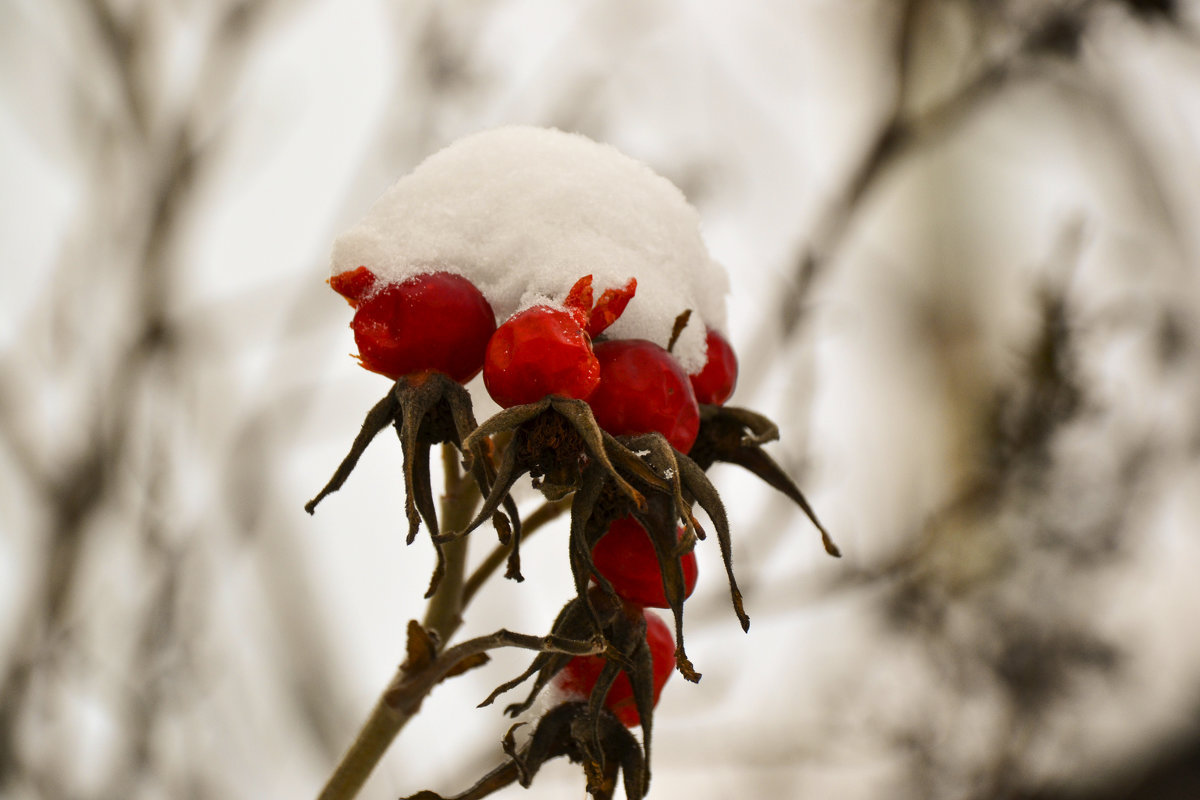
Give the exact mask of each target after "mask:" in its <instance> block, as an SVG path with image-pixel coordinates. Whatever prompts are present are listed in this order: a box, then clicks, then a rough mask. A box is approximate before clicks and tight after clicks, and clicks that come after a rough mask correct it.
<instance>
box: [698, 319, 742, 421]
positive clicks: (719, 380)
mask: <svg viewBox="0 0 1200 800" xmlns="http://www.w3.org/2000/svg"><path fill="white" fill-rule="evenodd" d="M705 344H706V346H707V348H708V360H707V361H705V362H704V368H703V369H701V370H700V371H699V372H698V373H696V374H695V375H692V376H690V377H691V381H692V389H693V390H694V391H695V392H696V402H698V403H705V404H709V405H714V406H719V405H724V403H725V401H726V400H728V399H729V397H730V395H732V394H733V389H734V387H735V386H737V374H738V363H737V356H736V355H734V353H733V347H732V346H731V345H730V344H729V341H728V340H727V339H726V338H725V337H724V336H722V335H721V334H720V333H718V332H717V331H715V330H713V329H712V328H709V329H708V336H707V338H706V341H705Z"/></svg>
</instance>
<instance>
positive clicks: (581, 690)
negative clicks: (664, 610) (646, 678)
mask: <svg viewBox="0 0 1200 800" xmlns="http://www.w3.org/2000/svg"><path fill="white" fill-rule="evenodd" d="M642 613H643V614H644V615H645V617H646V643H647V644H648V645H649V646H650V659H651V662H652V664H653V666H652V667H651V672H652V673H653V676H654V692H653V697H654V700H653V703H654V705H658V697H659V695H661V694H662V688H663V685H664V684H665V683H666V682H667V678H669V677H671V673H672V672H673V671H674V669H675V640H674V639H673V638H672V637H671V629H670V628H668V627H667V623H665V622H663V621H662V620H661V619H659V618H658V615H657V614H655V613H654V612H653V611H644V612H642ZM605 663H606V662H605V659H604V656H602V655H595V656H575V658H572V659H571V660H570V661H568V662H567V665H566V666H565V667H563V668H562V671H561V672H559V673H558V675H556V676H555V678H554V683H555V685H556V686H557V687H558V688H559V689H561V690H562V691H564V692H567V693H569V694H575V695H579V696H581V697H585V698H586V697H588V696H589V695H590V694H591V693H592V687H593V686H595V685H596V680H597V679H598V678H599V677H600V671H601V670H603V669H604V664H605ZM604 706H605V707H606V708H607V709H608V710H609V711H611V712H613V713H614V714H616V715H617V719H619V720H620V721H621V724H623V725H624V726H625V727H627V728H632V727H634V726H635V725H640V724H641V717H640V716H638V712H637V703H635V702H634V699H633V685H632V684H630V682H629V676H628V675H626V674H625V673H624V672H623V671H622V672H621V673H620V674H619V675H618V676H617V679H616V681H614V682H613V685H612V687H610V688H609V690H608V694H607V695H606V696H605V698H604Z"/></svg>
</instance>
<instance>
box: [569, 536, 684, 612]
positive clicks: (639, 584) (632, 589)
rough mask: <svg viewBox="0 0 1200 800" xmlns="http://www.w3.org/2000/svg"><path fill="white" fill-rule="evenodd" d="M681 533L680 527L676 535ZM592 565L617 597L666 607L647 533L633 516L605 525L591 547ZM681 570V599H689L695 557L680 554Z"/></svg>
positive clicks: (655, 606)
mask: <svg viewBox="0 0 1200 800" xmlns="http://www.w3.org/2000/svg"><path fill="white" fill-rule="evenodd" d="M681 532H682V528H681V529H680V531H679V532H677V534H676V538H678V534H679V533H681ZM592 563H594V564H595V565H596V571H597V572H599V573H600V574H601V575H603V576H604V577H605V578H606V579H607V580H608V582H609V583H611V584H612V586H613V590H614V591H615V592H616V593H617V595H618V596H619V597H621V598H622V599H624V600H628V601H630V602H633V603H637V604H638V605H643V606H653V607H654V608H667V607H668V605H669V604H668V603H667V595H666V590H665V589H664V588H663V580H662V573H661V572H660V571H659V567H658V557H657V556H656V555H655V554H654V544H653V543H652V542H651V541H650V534H648V533H646V529H645V528H643V527H642V526H641V524H640V523H639V522H638V521H637V520H636V519H634V518H633V517H622V518H621V519H619V520H617V521H616V522H614V523H613V524H612V525H610V526H609V528H608V532H607V533H605V534H604V536H602V537H600V541H598V542H596V546H595V547H593V548H592ZM680 567H681V568H682V570H683V596H684V598H687V597H690V596H691V594H692V590H693V589H695V588H696V575H697V571H698V570H697V567H696V554H695V553H684V554H683V557H682V558H681V559H680Z"/></svg>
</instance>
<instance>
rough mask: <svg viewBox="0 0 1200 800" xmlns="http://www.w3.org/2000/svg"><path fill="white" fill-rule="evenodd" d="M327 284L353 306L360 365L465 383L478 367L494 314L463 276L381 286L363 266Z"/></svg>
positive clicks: (440, 274) (396, 374) (442, 274)
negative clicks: (443, 376)
mask: <svg viewBox="0 0 1200 800" xmlns="http://www.w3.org/2000/svg"><path fill="white" fill-rule="evenodd" d="M329 285H330V286H332V287H333V289H334V290H336V291H337V292H338V293H339V294H341V295H342V296H343V297H345V298H346V299H347V300H349V301H350V304H351V305H352V306H354V307H355V309H356V311H355V313H354V320H353V321H352V322H351V323H350V327H351V328H352V329H353V330H354V341H355V343H356V344H357V345H358V353H359V355H358V357H359V362H360V363H361V364H362V366H363V367H365V368H366V369H369V370H371V371H372V372H378V373H379V374H380V375H386V376H387V377H389V378H391V379H393V380H395V379H397V378H399V377H401V376H402V375H411V374H413V373H417V372H425V371H427V370H434V371H437V372H442V373H445V374H446V375H449V376H450V377H451V378H453V379H454V380H456V381H458V382H460V383H466V382H467V381H469V380H470V379H471V378H473V377H474V376H475V375H477V374H478V373H479V370H480V369H482V367H483V354H484V349H485V348H486V347H487V343H488V339H489V338H490V337H491V335H492V333H493V332H494V331H495V330H496V318H495V315H494V314H493V313H492V307H491V306H490V305H489V304H488V301H487V300H486V299H485V298H484V296H483V294H482V293H481V292H480V291H479V290H478V289H477V288H475V286H474V284H472V283H471V282H470V281H469V280H467V279H466V278H464V277H462V276H461V275H452V274H450V273H448V272H433V273H428V274H425V275H417V276H414V277H412V278H409V279H408V280H406V281H403V282H402V283H388V284H384V285H382V286H380V285H379V282H378V280H377V279H376V278H375V276H374V275H373V274H372V273H371V271H370V270H368V269H367V268H366V267H358V268H357V269H354V270H349V271H347V272H343V273H341V274H339V275H335V276H334V277H333V278H331V279H330V280H329Z"/></svg>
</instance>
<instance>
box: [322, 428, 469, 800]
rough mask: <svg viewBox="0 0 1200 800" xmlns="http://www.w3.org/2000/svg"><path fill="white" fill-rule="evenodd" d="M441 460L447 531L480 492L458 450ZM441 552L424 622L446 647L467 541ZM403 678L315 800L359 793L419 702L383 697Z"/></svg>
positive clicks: (457, 614) (458, 612)
mask: <svg viewBox="0 0 1200 800" xmlns="http://www.w3.org/2000/svg"><path fill="white" fill-rule="evenodd" d="M442 461H443V464H444V465H445V476H446V491H445V494H444V495H443V496H442V509H441V517H442V520H443V521H444V523H443V524H445V525H446V526H447V528H448V529H449V530H461V529H462V528H464V527H466V525H467V523H469V522H470V521H471V518H472V516H474V513H475V506H476V505H477V504H478V502H479V494H478V491H477V490H476V489H475V484H474V481H471V480H468V479H467V476H465V475H463V473H462V470H461V469H459V466H458V452H457V451H456V450H455V448H454V447H453V446H452V445H449V444H447V445H443V447H442ZM445 556H446V572H445V575H444V576H443V577H442V581H441V583H440V584H439V585H438V589H437V592H436V593H435V594H434V595H433V597H432V598H430V600H429V605H428V606H427V607H426V611H425V620H424V627H425V628H426V629H427V630H430V631H433V632H434V633H436V634H437V637H438V641H439V642H440V643H441V644H440V646H441V647H445V643H446V642H447V641H449V639H450V637H451V636H453V635H454V633H455V631H457V630H458V627H459V625H461V624H462V608H463V576H464V574H465V572H466V562H467V540H466V539H465V538H463V539H459V540H458V541H455V542H449V543H447V544H446V546H445ZM460 658H461V657H460ZM459 660H460V659H459ZM442 661H443V659H437V660H436V661H434V662H433V663H434V664H437V665H439V666H440V665H441V664H442ZM455 663H457V660H456V661H455ZM406 679H411V678H410V676H408V675H406V674H405V673H403V672H398V673H397V676H396V678H395V679H393V681H392V682H391V683H389V684H388V689H386V690H385V691H384V693H383V695H381V696H380V698H379V700H377V701H376V703H375V707H374V708H372V709H371V714H370V716H368V717H367V721H366V722H365V723H364V724H363V726H362V728H361V729H360V730H359V733H358V736H357V738H355V740H354V742H353V743H352V744H351V745H350V747H349V749H348V750H347V751H346V754H345V755H344V756H342V760H341V762H340V763H339V764H338V765H337V767H336V768H335V769H334V772H333V774H332V775H331V776H330V778H329V781H328V782H327V783H326V784H325V787H324V788H323V789H322V790H321V794H320V795H319V800H350V798H353V797H356V796H357V795H358V792H359V790H360V789H361V788H362V786H363V784H364V783H365V782H366V780H367V778H368V776H370V774H371V772H372V771H373V770H374V769H375V765H376V764H378V763H379V761H380V759H381V758H383V754H384V753H385V752H387V749H388V747H389V746H391V744H392V741H393V740H395V738H396V736H397V735H398V734H399V733H400V731H401V730H402V729H403V728H404V726H405V724H407V723H408V720H409V719H411V718H412V715H413V713H414V712H415V711H416V709H417V708H418V707H419V706H420V702H419V700H418V701H417V702H416V703H415V705H412V704H410V705H409V706H406V707H405V708H393V707H392V706H390V705H389V704H388V703H387V702H386V700H385V697H387V695H388V693H389V692H391V691H392V690H393V687H394V686H395V685H396V684H397V681H400V682H403V681H404V680H406ZM435 685H437V681H436V680H435V681H433V682H431V683H428V684H425V683H422V684H421V686H422V691H423V694H421V698H422V699H423V698H424V695H425V694H428V693H429V691H430V690H431V689H432V688H433V687H434V686H435Z"/></svg>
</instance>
